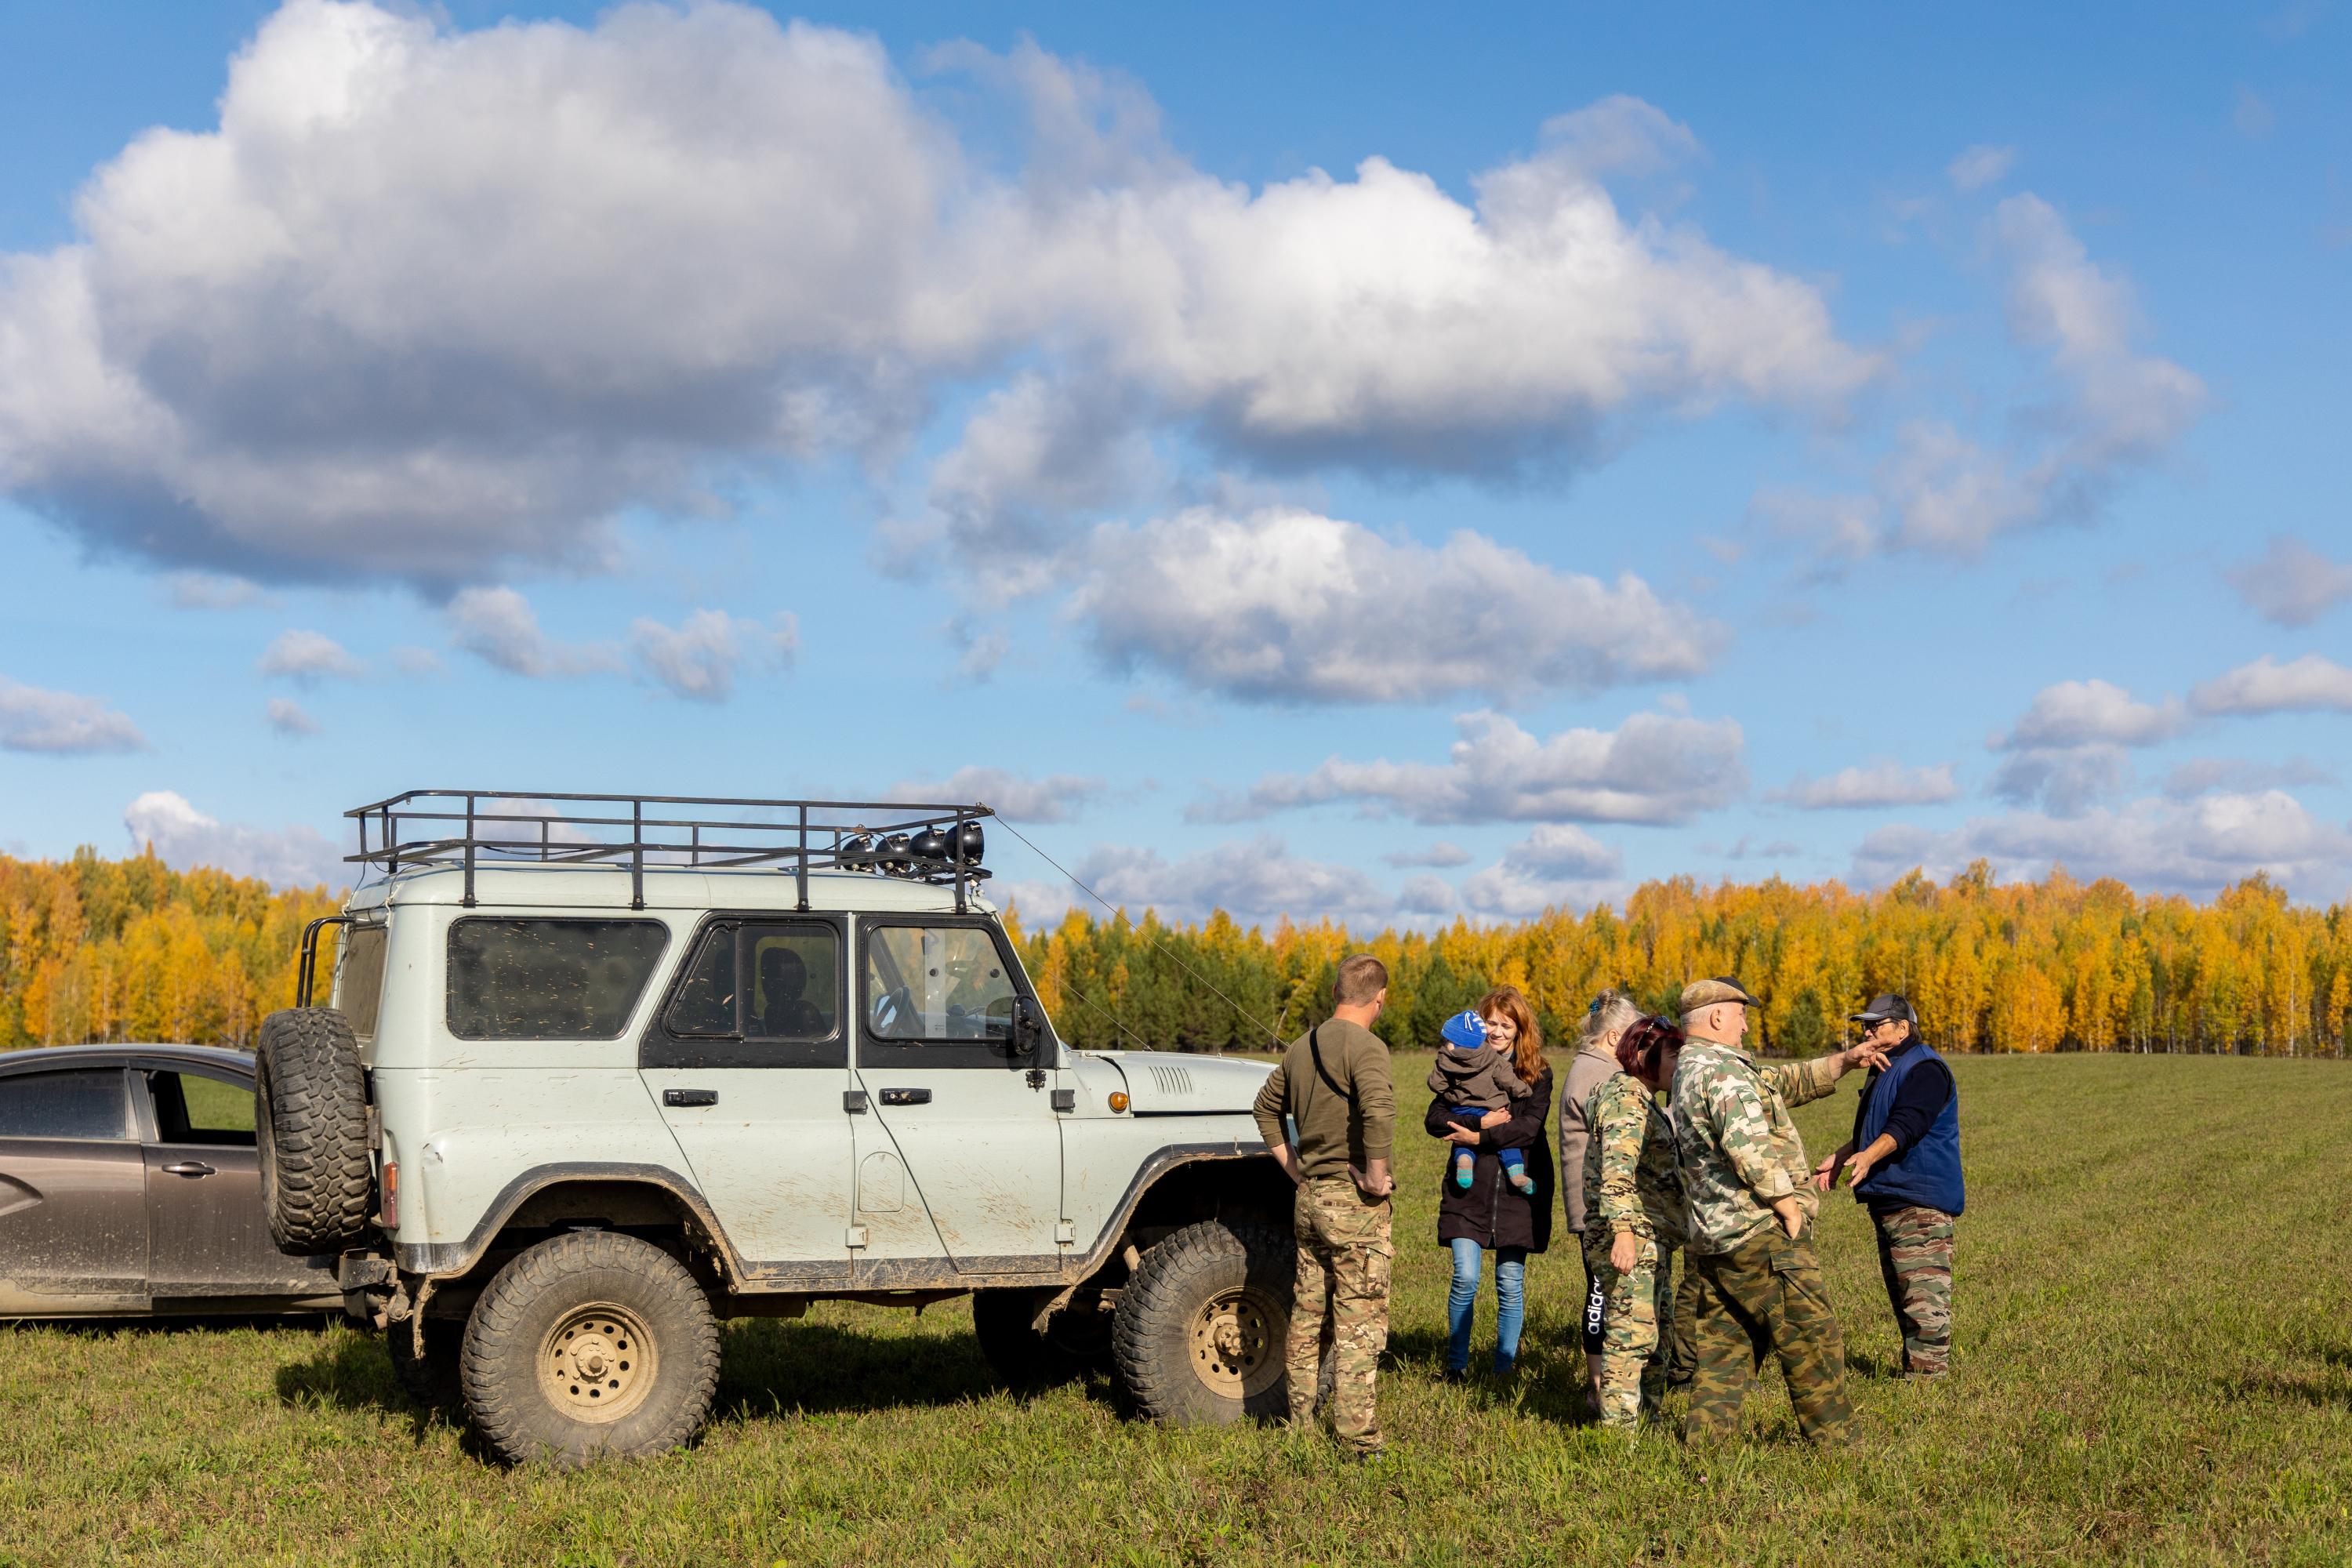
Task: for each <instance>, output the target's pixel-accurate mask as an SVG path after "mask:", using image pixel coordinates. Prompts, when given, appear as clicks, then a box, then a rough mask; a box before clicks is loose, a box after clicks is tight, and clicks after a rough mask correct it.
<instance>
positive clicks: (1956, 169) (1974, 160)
mask: <svg viewBox="0 0 2352 1568" xmlns="http://www.w3.org/2000/svg"><path fill="white" fill-rule="evenodd" d="M2016 163H2017V149H2016V148H2014V147H1999V146H1994V145H1993V144H1991V143H1990V142H1978V143H1977V144H1976V145H1975V146H1973V147H1969V148H1967V149H1965V150H1964V151H1962V152H1961V153H1960V155H1959V156H1958V157H1957V158H1955V159H1953V160H1952V161H1951V163H1948V164H1947V165H1946V166H1945V169H1944V173H1945V174H1948V175H1950V176H1951V181H1952V184H1955V185H1957V186H1958V187H1959V188H1960V189H1961V190H1964V191H1980V190H1982V189H1984V187H1985V186H1987V185H1990V184H1997V183H1998V182H2000V180H2002V179H2004V178H2005V177H2007V175H2008V174H2009V172H2010V170H2011V168H2013V167H2015V166H2016Z"/></svg>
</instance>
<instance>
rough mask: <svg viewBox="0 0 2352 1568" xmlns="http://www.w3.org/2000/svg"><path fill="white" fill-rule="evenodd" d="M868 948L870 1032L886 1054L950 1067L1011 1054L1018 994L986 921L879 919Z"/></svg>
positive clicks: (994, 1060)
mask: <svg viewBox="0 0 2352 1568" xmlns="http://www.w3.org/2000/svg"><path fill="white" fill-rule="evenodd" d="M864 952H865V957H864V964H863V967H864V970H865V975H864V979H865V987H866V989H865V1001H864V1005H865V1030H866V1041H867V1042H868V1044H869V1045H870V1046H872V1047H875V1048H876V1049H877V1052H879V1053H881V1054H883V1056H884V1057H885V1058H886V1059H895V1060H900V1061H904V1062H906V1063H908V1064H909V1065H913V1064H916V1063H919V1062H920V1063H929V1064H930V1065H933V1066H939V1067H950V1066H958V1065H971V1066H980V1065H985V1064H990V1063H995V1064H1000V1065H1001V1064H1002V1063H1003V1062H1004V1061H1006V1060H1007V1059H1008V1058H1010V1055H1011V1041H1012V1037H1013V999H1014V997H1015V996H1017V995H1018V994H1019V992H1018V990H1017V988H1016V986H1015V984H1014V982H1013V967H1012V965H1011V964H1010V963H1008V962H1006V960H1005V957H1004V954H1003V952H1002V951H1001V950H1000V949H999V948H998V947H997V945H996V941H995V937H994V934H993V933H992V932H991V931H989V930H988V928H987V927H985V926H982V925H917V924H900V923H896V922H890V923H883V922H877V923H875V924H872V925H869V926H867V927H866V931H865V950H864ZM893 1053H904V1054H903V1055H894V1054H893Z"/></svg>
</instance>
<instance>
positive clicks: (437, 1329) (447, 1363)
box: [383, 1318, 466, 1411]
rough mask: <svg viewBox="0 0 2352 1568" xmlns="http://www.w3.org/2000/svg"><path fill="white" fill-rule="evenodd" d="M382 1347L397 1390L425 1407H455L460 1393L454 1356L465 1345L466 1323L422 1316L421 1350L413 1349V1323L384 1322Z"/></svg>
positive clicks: (440, 1408)
mask: <svg viewBox="0 0 2352 1568" xmlns="http://www.w3.org/2000/svg"><path fill="white" fill-rule="evenodd" d="M383 1348H384V1351H385V1353H387V1354H388V1355H390V1356H391V1357H392V1375H393V1376H394V1377H395V1378H397V1379H398V1380H399V1382H400V1388H401V1392H402V1393H404V1394H407V1395H408V1397H409V1398H411V1399H413V1400H415V1402H416V1403H417V1404H419V1405H423V1406H425V1409H427V1410H442V1411H455V1410H457V1409H458V1408H459V1407H460V1406H461V1405H462V1404H463V1399H464V1396H463V1395H462V1394H460V1392H459V1390H458V1387H457V1358H458V1356H459V1355H460V1354H461V1353H462V1352H464V1350H465V1348H466V1325H465V1323H464V1321H462V1320H460V1319H457V1318H427V1319H425V1353H424V1355H423V1356H421V1357H420V1356H419V1355H418V1354H417V1353H416V1335H415V1324H414V1323H412V1322H411V1321H408V1320H406V1319H402V1320H400V1321H395V1322H392V1323H388V1324H386V1325H385V1326H384V1331H383Z"/></svg>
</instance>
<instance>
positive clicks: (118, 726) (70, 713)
mask: <svg viewBox="0 0 2352 1568" xmlns="http://www.w3.org/2000/svg"><path fill="white" fill-rule="evenodd" d="M146 749H147V738H146V737H145V736H144V735H142V734H141V733H140V732H139V726H137V725H136V724H133V723H132V722H131V720H130V718H129V716H128V715H126V714H123V713H120V712H117V711H116V710H113V709H111V708H109V707H108V706H107V705H106V703H105V701H104V700H101V699H100V698H96V697H84V696H82V695H80V694H79V692H73V691H46V690H43V689H41V688H39V687H37V686H26V685H25V684H24V683H23V682H21V681H16V680H11V679H8V678H7V677H6V676H5V675H0V751H10V752H52V753H55V754H58V755H71V754H80V753H89V752H142V751H145V750H146Z"/></svg>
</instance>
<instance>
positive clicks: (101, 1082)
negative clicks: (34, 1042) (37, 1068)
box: [0, 1068, 131, 1139]
mask: <svg viewBox="0 0 2352 1568" xmlns="http://www.w3.org/2000/svg"><path fill="white" fill-rule="evenodd" d="M130 1117H131V1101H130V1099H129V1097H128V1096H126V1095H125V1094H124V1093H123V1091H122V1069H121V1068H89V1069H86V1070H84V1071H81V1072H35V1073H19V1074H16V1076H14V1077H11V1078H0V1138H86V1139H95V1138H128V1137H130V1136H131V1120H130Z"/></svg>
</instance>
